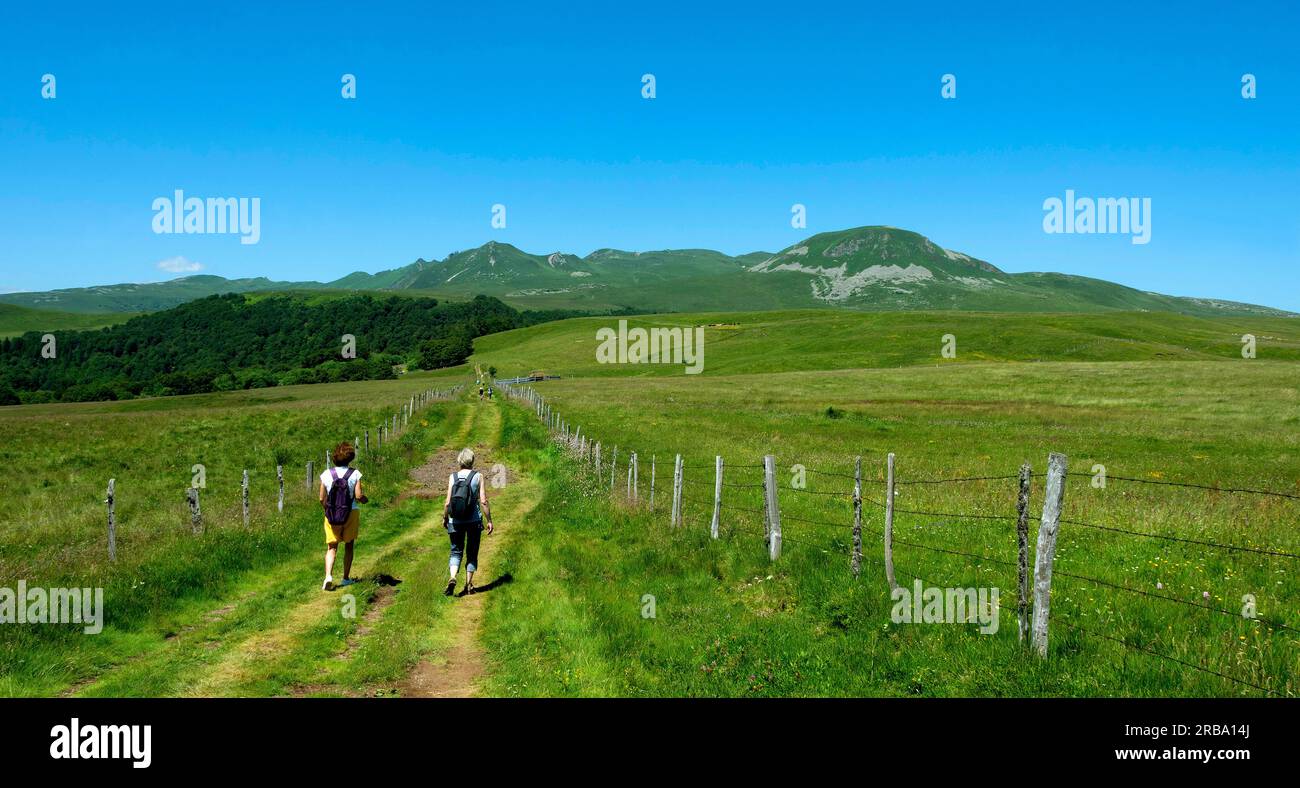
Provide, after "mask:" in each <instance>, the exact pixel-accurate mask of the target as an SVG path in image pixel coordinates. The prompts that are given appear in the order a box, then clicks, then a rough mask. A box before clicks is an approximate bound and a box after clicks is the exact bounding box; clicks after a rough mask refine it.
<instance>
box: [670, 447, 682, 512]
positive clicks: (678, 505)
mask: <svg viewBox="0 0 1300 788" xmlns="http://www.w3.org/2000/svg"><path fill="white" fill-rule="evenodd" d="M681 521H682V455H680V454H679V455H677V461H676V462H675V463H674V464H673V513H672V525H673V527H674V528H676V527H677V526H678V525H679V524H680V523H681Z"/></svg>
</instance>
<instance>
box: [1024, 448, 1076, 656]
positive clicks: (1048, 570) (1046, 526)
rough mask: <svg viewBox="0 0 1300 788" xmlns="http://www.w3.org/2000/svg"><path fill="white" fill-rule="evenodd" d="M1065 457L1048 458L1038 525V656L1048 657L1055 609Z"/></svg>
mask: <svg viewBox="0 0 1300 788" xmlns="http://www.w3.org/2000/svg"><path fill="white" fill-rule="evenodd" d="M1067 466H1068V462H1067V460H1066V457H1065V455H1064V454H1057V453H1056V452H1052V453H1051V454H1049V455H1048V456H1047V484H1046V486H1045V487H1044V490H1043V519H1042V521H1041V522H1040V523H1039V525H1038V552H1037V554H1036V555H1035V559H1034V633H1033V638H1034V641H1033V645H1034V650H1035V651H1037V652H1038V656H1040V657H1044V658H1046V657H1047V622H1048V618H1049V617H1050V614H1051V607H1052V562H1053V561H1054V560H1055V559H1056V531H1057V528H1058V527H1059V526H1060V522H1061V504H1062V503H1064V501H1065V473H1066V468H1067Z"/></svg>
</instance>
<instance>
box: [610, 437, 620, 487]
mask: <svg viewBox="0 0 1300 788" xmlns="http://www.w3.org/2000/svg"><path fill="white" fill-rule="evenodd" d="M617 470H618V447H617V446H615V447H614V456H613V457H611V458H610V460H609V491H610V492H614V480H615V479H617V478H618V474H617V473H615V471H617Z"/></svg>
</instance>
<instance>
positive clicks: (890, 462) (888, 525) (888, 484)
mask: <svg viewBox="0 0 1300 788" xmlns="http://www.w3.org/2000/svg"><path fill="white" fill-rule="evenodd" d="M885 579H886V580H888V581H889V591H890V593H893V591H894V589H895V588H898V583H896V582H895V581H894V453H893V452H892V451H891V452H890V453H889V456H888V457H886V458H885Z"/></svg>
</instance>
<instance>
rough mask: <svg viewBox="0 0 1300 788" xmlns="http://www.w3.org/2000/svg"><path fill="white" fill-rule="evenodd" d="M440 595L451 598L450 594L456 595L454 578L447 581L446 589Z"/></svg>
mask: <svg viewBox="0 0 1300 788" xmlns="http://www.w3.org/2000/svg"><path fill="white" fill-rule="evenodd" d="M442 593H443V596H451V595H452V594H454V593H456V578H454V577H453V578H452V579H450V580H448V581H447V588H446V590H444V591H443V592H442Z"/></svg>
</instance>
